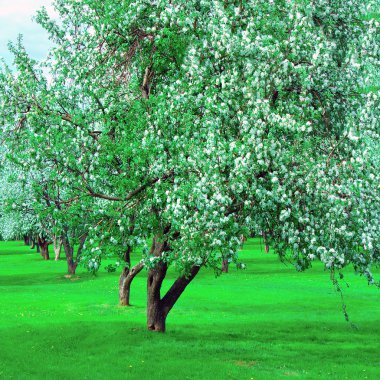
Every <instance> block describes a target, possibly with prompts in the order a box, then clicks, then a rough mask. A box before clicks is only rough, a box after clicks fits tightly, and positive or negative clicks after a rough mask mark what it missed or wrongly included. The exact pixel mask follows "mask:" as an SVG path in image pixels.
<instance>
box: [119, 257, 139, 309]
mask: <svg viewBox="0 0 380 380" xmlns="http://www.w3.org/2000/svg"><path fill="white" fill-rule="evenodd" d="M143 268H144V263H143V262H139V263H138V264H136V265H135V266H134V267H132V268H131V269H129V268H124V269H123V271H122V272H121V275H120V280H119V300H120V305H122V306H131V303H130V294H131V283H132V281H133V279H134V278H135V277H136V275H137V274H139V273H140V272H141V270H142V269H143Z"/></svg>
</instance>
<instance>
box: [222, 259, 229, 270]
mask: <svg viewBox="0 0 380 380" xmlns="http://www.w3.org/2000/svg"><path fill="white" fill-rule="evenodd" d="M222 272H223V273H228V260H227V259H223V260H222Z"/></svg>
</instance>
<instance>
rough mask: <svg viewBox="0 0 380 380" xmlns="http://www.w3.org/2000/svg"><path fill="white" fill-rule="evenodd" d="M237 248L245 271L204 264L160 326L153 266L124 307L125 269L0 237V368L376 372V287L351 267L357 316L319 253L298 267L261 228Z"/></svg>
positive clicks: (379, 362)
mask: <svg viewBox="0 0 380 380" xmlns="http://www.w3.org/2000/svg"><path fill="white" fill-rule="evenodd" d="M241 257H242V259H243V260H244V262H245V263H246V264H247V269H246V270H244V271H243V270H239V271H237V270H235V269H231V271H230V273H229V274H227V275H223V276H221V277H219V278H215V276H214V274H213V272H211V271H208V270H203V271H202V272H201V273H200V274H199V276H198V277H197V278H196V279H195V280H194V282H193V283H192V284H190V285H189V287H188V289H187V290H186V291H185V293H184V294H183V296H182V297H181V298H180V300H179V301H178V303H177V304H176V305H175V307H174V309H173V310H172V311H171V313H170V314H169V317H168V321H167V333H166V334H159V333H154V332H148V331H146V327H145V303H146V295H145V288H146V284H145V277H146V274H145V272H144V273H141V274H140V275H139V277H137V278H136V279H135V283H134V284H133V288H132V303H133V304H134V305H135V306H133V307H129V308H125V307H119V306H118V298H117V296H118V293H117V285H118V275H119V274H118V273H107V272H106V271H105V270H104V269H103V268H102V269H101V270H100V272H99V274H98V275H97V276H96V277H94V276H92V275H90V274H88V273H86V272H85V271H84V270H83V269H82V268H79V270H78V276H76V277H74V278H71V279H70V278H66V277H65V276H64V275H65V271H66V263H65V261H64V260H61V261H60V262H54V261H43V260H42V259H41V257H40V256H39V255H38V254H36V253H34V252H32V251H31V250H30V248H29V247H25V246H23V245H22V243H19V242H8V243H4V242H2V243H0V379H9V378H12V379H140V380H143V379H151V378H154V379H255V380H260V379H285V378H299V379H339V380H341V379H379V378H380V308H379V300H380V290H378V289H376V288H374V287H369V286H368V285H367V284H366V282H365V280H364V279H363V278H360V277H358V276H354V275H348V276H347V278H348V281H349V283H350V288H345V289H344V294H345V300H346V303H347V306H348V312H349V315H350V318H351V321H352V323H354V324H355V326H356V327H355V328H354V327H353V326H352V324H351V323H347V322H346V321H345V319H344V316H343V313H342V311H341V302H340V296H339V294H337V293H336V291H335V290H334V289H333V286H332V284H331V282H330V279H329V275H328V273H326V272H324V271H323V269H322V267H321V266H320V265H317V266H316V267H315V268H313V269H311V270H309V271H307V272H305V273H296V272H295V270H294V269H293V268H292V267H290V266H285V265H284V264H282V263H280V262H279V261H278V259H277V257H276V256H275V255H273V254H265V253H264V250H263V247H262V246H261V244H260V241H259V240H250V241H248V242H247V243H246V245H245V247H244V250H243V251H242V252H241ZM173 278H174V274H173V273H172V274H169V275H168V280H169V281H170V280H173ZM166 286H168V284H166Z"/></svg>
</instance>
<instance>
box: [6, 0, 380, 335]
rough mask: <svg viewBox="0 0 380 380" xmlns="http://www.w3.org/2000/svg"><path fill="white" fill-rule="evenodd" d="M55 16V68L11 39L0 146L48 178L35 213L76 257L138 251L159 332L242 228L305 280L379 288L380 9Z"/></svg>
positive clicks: (96, 6)
mask: <svg viewBox="0 0 380 380" xmlns="http://www.w3.org/2000/svg"><path fill="white" fill-rule="evenodd" d="M55 7H56V9H57V11H58V13H59V16H60V20H59V21H53V20H51V19H49V17H48V15H47V13H46V11H45V10H41V11H40V12H39V13H38V15H37V17H36V19H37V21H38V22H39V23H40V24H41V25H42V26H43V27H44V28H45V29H46V30H47V31H48V32H49V34H50V38H51V39H52V40H53V41H54V43H55V46H54V48H52V49H51V52H50V55H49V57H48V58H47V59H46V60H45V61H43V62H35V61H33V60H32V59H30V58H29V57H28V55H27V53H26V51H25V49H24V48H23V46H22V41H21V40H19V41H18V42H17V43H16V44H13V45H10V49H11V51H12V52H13V54H14V57H15V69H14V70H12V69H11V68H9V67H7V66H5V65H3V69H2V72H1V74H0V97H1V100H0V104H1V110H0V115H1V124H2V125H3V130H2V138H3V141H4V142H5V145H6V146H7V149H8V151H9V152H10V155H11V156H12V158H13V161H14V162H15V164H16V165H19V166H20V167H21V168H23V170H24V172H25V173H26V175H27V176H29V177H28V178H29V180H30V181H32V178H33V177H31V175H30V173H38V176H39V178H41V179H42V181H43V183H44V186H41V183H39V184H38V185H37V186H36V187H35V188H36V190H35V191H37V193H38V192H39V194H40V195H41V197H40V198H39V197H36V198H35V199H36V202H35V204H34V206H33V209H34V210H35V212H36V214H37V215H39V216H42V215H43V216H44V217H45V218H46V217H47V216H50V217H52V219H53V220H54V226H55V232H56V233H58V234H63V236H66V238H67V239H69V238H68V237H69V236H70V237H75V238H76V239H77V240H76V241H79V240H80V241H81V242H82V244H83V245H84V247H83V248H84V252H83V258H85V259H87V260H90V259H91V258H94V257H101V255H102V254H107V253H108V252H107V249H109V248H108V247H109V245H113V246H115V249H116V250H117V251H118V252H120V253H123V252H125V251H127V250H129V251H130V252H132V251H133V250H134V248H136V247H141V246H142V247H143V249H142V256H141V265H140V266H145V267H146V268H147V269H148V327H149V328H150V329H153V330H164V329H165V318H166V316H167V314H168V312H169V311H170V309H171V308H172V307H173V305H174V303H175V302H176V300H177V299H178V297H179V296H180V295H181V293H182V292H183V290H184V289H185V288H186V286H187V285H188V283H189V282H190V281H191V280H192V279H193V278H194V277H195V276H196V274H197V273H198V271H199V269H200V268H201V267H202V266H211V267H213V268H215V270H217V271H218V270H219V268H220V264H221V260H222V259H227V260H229V261H232V262H236V263H238V262H239V261H238V250H239V247H240V243H241V242H240V236H241V235H242V234H243V235H247V234H250V233H252V232H253V233H263V232H264V233H265V234H266V237H267V239H268V241H269V243H270V245H271V246H272V247H273V249H274V251H275V252H276V253H277V254H278V255H279V256H280V257H281V258H282V259H283V260H288V261H290V262H292V263H294V265H295V267H296V269H297V270H304V269H306V268H308V267H310V265H311V263H312V262H313V261H314V260H321V261H322V262H323V263H324V264H325V267H326V268H327V269H328V270H330V271H331V272H332V273H334V271H336V270H339V269H341V268H343V267H345V266H347V265H350V264H352V265H353V267H354V269H355V270H356V271H357V272H358V273H360V274H363V275H365V276H366V277H367V279H368V281H369V282H371V283H374V282H375V279H374V278H373V276H372V273H371V267H372V266H373V265H378V263H379V255H380V207H379V206H380V181H379V180H380V177H379V173H380V167H379V133H380V126H379V120H378V117H379V96H378V93H377V92H376V90H375V89H373V88H371V89H369V90H368V91H367V90H365V89H367V88H368V87H369V86H370V85H371V83H368V80H369V79H368V78H373V77H374V75H373V72H374V71H375V72H376V71H377V70H378V68H379V52H380V50H379V35H380V34H379V23H378V22H377V21H375V20H374V19H372V18H371V17H367V16H368V13H369V12H370V11H376V9H377V10H378V7H379V3H378V1H377V0H369V1H367V2H365V4H364V2H362V1H360V0H352V1H349V2H347V1H341V0H335V1H330V0H317V1H314V2H309V1H303V0H278V1H277V0H276V1H268V0H265V1H264V0H254V1H253V0H252V1H216V0H214V1H208V0H189V1H186V2H182V1H177V2H172V1H161V0H156V1H143V0H138V1H124V0H123V1H121V0H118V1H115V0H104V1H98V0H84V1H76V0H57V1H56V2H55ZM377 72H378V71H377ZM46 73H48V75H46ZM363 89H364V90H363ZM78 239H79V240H78ZM152 239H153V240H152ZM85 240H86V241H85ZM73 245H74V243H72V244H71V247H72V246H73ZM103 247H107V249H105V248H103ZM171 265H173V266H174V267H175V268H176V269H177V271H178V278H177V280H176V281H175V282H174V283H173V285H172V287H171V288H170V289H169V291H168V292H167V293H166V294H165V295H161V294H160V289H161V284H162V281H163V279H164V278H165V275H166V271H167V269H168V267H169V266H171ZM139 269H140V270H141V268H140V267H139Z"/></svg>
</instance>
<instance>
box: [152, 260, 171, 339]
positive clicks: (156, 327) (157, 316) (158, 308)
mask: <svg viewBox="0 0 380 380" xmlns="http://www.w3.org/2000/svg"><path fill="white" fill-rule="evenodd" d="M167 269H168V267H167V264H166V263H163V262H160V263H158V264H157V266H156V268H154V269H151V270H150V271H149V272H148V298H147V300H148V304H147V324H148V330H152V331H161V332H165V328H166V326H165V322H166V316H167V313H165V311H164V307H163V305H162V301H161V285H162V282H163V281H164V278H165V276H166V271H167Z"/></svg>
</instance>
